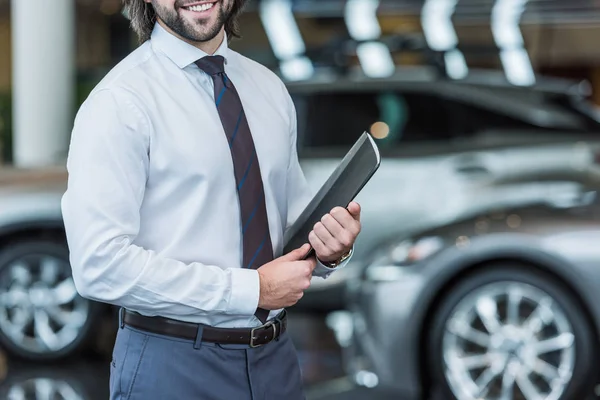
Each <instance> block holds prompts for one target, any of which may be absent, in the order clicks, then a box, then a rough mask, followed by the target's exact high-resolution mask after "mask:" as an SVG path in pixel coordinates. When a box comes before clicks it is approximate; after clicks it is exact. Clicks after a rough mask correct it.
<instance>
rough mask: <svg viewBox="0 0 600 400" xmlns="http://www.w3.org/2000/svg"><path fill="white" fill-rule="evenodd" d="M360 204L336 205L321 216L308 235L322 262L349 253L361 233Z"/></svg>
mask: <svg viewBox="0 0 600 400" xmlns="http://www.w3.org/2000/svg"><path fill="white" fill-rule="evenodd" d="M360 229H361V226H360V205H359V204H358V203H356V202H354V201H353V202H351V203H350V204H349V205H348V208H347V209H346V208H343V207H335V208H334V209H333V210H331V212H330V213H329V214H326V215H324V216H323V218H321V221H320V222H317V223H316V224H315V226H314V227H313V230H312V231H311V232H310V233H309V235H308V240H309V242H310V245H311V246H312V247H313V249H314V250H315V253H316V255H317V258H318V259H319V260H320V261H321V262H334V261H337V260H339V259H340V258H341V257H342V256H343V255H344V254H346V253H348V252H349V251H350V250H351V249H352V246H354V241H355V240H356V238H357V236H358V234H359V233H360Z"/></svg>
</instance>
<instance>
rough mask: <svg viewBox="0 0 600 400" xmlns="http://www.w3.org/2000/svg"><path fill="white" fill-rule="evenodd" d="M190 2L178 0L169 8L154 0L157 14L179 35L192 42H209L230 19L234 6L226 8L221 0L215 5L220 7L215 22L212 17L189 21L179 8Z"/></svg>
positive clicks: (153, 4)
mask: <svg viewBox="0 0 600 400" xmlns="http://www.w3.org/2000/svg"><path fill="white" fill-rule="evenodd" d="M190 3H191V2H189V1H187V2H186V1H185V0H178V1H176V2H175V6H174V8H168V7H165V6H162V5H160V4H159V2H158V1H157V0H152V6H153V7H154V11H155V12H156V16H157V17H158V18H160V19H161V20H162V21H163V22H164V24H165V25H166V26H168V27H169V29H171V30H172V31H173V32H175V33H176V34H177V35H179V36H181V37H182V38H184V39H187V40H189V41H192V42H207V41H209V40H212V39H214V38H215V37H216V36H217V35H218V34H219V32H220V31H221V29H222V28H223V25H225V23H226V22H227V20H228V19H229V15H230V13H231V9H232V8H233V7H232V6H231V5H230V6H229V9H225V5H224V4H223V1H220V2H218V3H216V4H215V5H214V6H213V7H219V9H218V10H217V19H216V21H214V22H213V21H212V19H209V20H200V19H198V20H195V21H193V22H189V21H188V20H186V19H185V18H183V17H182V16H181V14H180V13H179V11H178V10H179V9H180V8H181V7H183V6H185V5H186V4H190ZM232 4H233V3H232Z"/></svg>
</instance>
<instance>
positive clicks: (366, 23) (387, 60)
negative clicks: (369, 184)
mask: <svg viewBox="0 0 600 400" xmlns="http://www.w3.org/2000/svg"><path fill="white" fill-rule="evenodd" d="M378 7H379V0H348V2H347V3H346V7H345V9H344V20H345V21H346V25H347V27H348V32H349V33H350V36H351V37H352V38H353V39H354V40H357V41H359V42H366V43H360V44H359V45H358V46H357V48H356V54H357V56H358V60H359V61H360V65H361V67H362V69H363V71H364V73H365V75H367V76H368V77H371V78H384V77H388V76H390V75H393V74H394V72H395V71H396V64H395V63H394V59H393V58H392V55H391V53H390V49H389V48H388V47H387V46H386V45H385V44H383V43H381V42H377V39H379V38H380V37H381V26H380V25H379V20H378V19H377V8H378Z"/></svg>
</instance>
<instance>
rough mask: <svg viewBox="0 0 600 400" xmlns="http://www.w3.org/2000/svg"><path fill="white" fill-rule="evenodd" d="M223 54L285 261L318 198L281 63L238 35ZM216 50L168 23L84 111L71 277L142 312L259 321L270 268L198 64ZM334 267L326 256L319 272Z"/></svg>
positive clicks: (222, 322) (70, 213)
mask: <svg viewBox="0 0 600 400" xmlns="http://www.w3.org/2000/svg"><path fill="white" fill-rule="evenodd" d="M215 54H219V55H222V56H223V57H225V59H226V66H225V71H226V73H227V75H228V76H229V78H230V79H231V81H232V82H233V84H234V85H235V86H236V88H237V91H238V92H239V95H240V97H241V100H242V103H243V106H244V110H245V112H246V115H247V119H248V124H249V126H250V129H251V131H252V135H253V138H254V142H255V146H256V151H257V154H258V158H259V160H260V167H261V173H262V179H263V182H264V190H265V199H266V207H267V214H268V219H269V228H270V233H271V239H272V243H273V253H274V255H275V257H277V256H279V255H281V253H282V248H283V243H282V239H283V235H284V231H285V229H286V228H287V227H289V226H290V224H291V223H293V222H294V220H295V219H296V218H297V217H298V215H299V214H300V212H301V211H302V209H303V208H304V206H305V205H306V204H307V203H308V201H309V200H310V198H311V196H312V193H310V189H309V187H308V185H307V183H306V181H305V178H304V175H303V173H302V170H301V168H300V164H299V163H298V157H297V152H296V112H295V108H294V104H293V103H292V100H291V98H290V96H289V94H288V92H287V89H286V87H285V86H284V84H283V83H282V82H281V80H280V79H279V78H278V77H277V76H276V75H275V74H274V73H273V72H271V71H270V70H268V69H267V68H265V67H264V66H262V65H260V64H258V63H256V62H254V61H252V60H250V59H248V58H246V57H244V56H242V55H241V54H239V53H237V52H235V51H233V50H231V49H229V48H228V47H227V39H226V38H225V40H224V41H223V43H222V45H221V46H220V48H219V49H218V50H217V52H216V53H215ZM204 56H206V53H204V52H202V51H201V50H199V49H197V48H196V47H194V46H191V45H189V44H187V43H185V42H183V41H181V40H179V39H178V38H176V37H175V36H173V35H172V34H170V33H168V32H167V31H166V30H164V29H163V28H162V27H160V26H159V25H158V24H157V25H156V27H155V29H154V31H153V33H152V38H151V40H149V41H147V42H146V43H144V44H143V45H141V46H140V47H139V48H138V49H136V50H135V51H133V52H132V53H131V54H130V55H129V56H128V57H127V58H125V59H124V60H123V61H122V62H120V63H119V64H118V65H117V66H116V67H115V68H114V69H112V70H111V71H110V72H109V73H108V74H107V76H106V77H105V78H104V79H103V80H102V81H101V82H100V83H99V84H98V86H97V87H96V88H95V89H94V90H93V91H92V93H91V94H90V96H89V97H88V98H87V100H86V101H85V102H84V104H83V105H82V107H81V108H80V110H79V112H78V114H77V117H76V119H75V124H74V129H73V133H72V137H71V144H70V150H69V156H68V162H67V168H68V171H69V180H68V188H67V191H66V193H65V194H64V196H63V199H62V212H63V218H64V222H65V227H66V231H67V239H68V244H69V248H70V258H71V265H72V269H73V278H74V280H75V284H76V287H77V290H78V291H79V293H80V294H81V295H82V296H84V297H87V298H90V299H92V300H96V301H101V302H106V303H110V304H114V305H118V306H122V307H125V308H127V309H130V310H135V311H138V312H140V313H142V314H144V315H161V316H164V317H168V318H175V319H179V320H184V321H190V322H198V323H203V324H208V325H212V326H221V327H239V326H257V325H260V321H259V320H258V319H257V318H256V317H254V312H255V311H256V308H257V306H258V299H259V292H260V287H259V277H258V272H257V271H256V270H253V269H245V268H241V262H242V261H241V260H242V240H241V230H240V226H241V222H240V212H239V203H238V194H237V191H236V184H235V177H234V173H233V163H232V160H231V152H230V149H229V146H228V144H227V140H226V137H225V133H224V131H223V127H222V125H221V120H220V118H219V115H218V112H217V109H216V107H215V101H214V94H213V82H212V79H211V78H210V77H209V76H208V75H207V74H205V73H204V72H202V71H201V70H200V69H199V68H198V67H197V66H196V65H195V64H194V61H196V60H198V59H200V58H201V57H204ZM346 263H347V261H346ZM343 265H345V263H344V264H342V265H340V266H339V267H338V268H340V267H342V266H343ZM333 271H334V269H331V268H327V267H326V266H324V265H322V264H320V263H319V264H318V265H317V268H316V269H315V272H314V275H315V276H320V277H322V278H326V277H327V276H328V275H329V274H331V273H332V272H333ZM280 311H281V310H274V311H272V312H271V313H270V318H272V317H273V316H275V315H276V314H277V313H279V312H280Z"/></svg>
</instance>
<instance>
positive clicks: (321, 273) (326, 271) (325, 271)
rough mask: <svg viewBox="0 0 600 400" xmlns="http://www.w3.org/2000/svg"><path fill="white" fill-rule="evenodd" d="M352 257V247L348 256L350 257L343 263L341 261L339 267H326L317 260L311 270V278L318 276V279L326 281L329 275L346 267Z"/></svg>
mask: <svg viewBox="0 0 600 400" xmlns="http://www.w3.org/2000/svg"><path fill="white" fill-rule="evenodd" d="M353 255H354V247H352V253H351V254H350V257H348V258H346V259H345V260H344V261H342V262H341V263H340V265H338V266H336V267H334V268H331V267H328V266H326V265H325V264H323V263H322V262H321V261H320V260H319V259H318V258H317V266H316V267H315V269H314V270H313V276H318V277H320V278H323V279H327V278H328V277H329V275H331V274H333V273H334V272H335V271H337V270H340V269H342V268H344V267H345V266H346V265H348V262H349V261H350V260H351V259H352V256H353Z"/></svg>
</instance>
